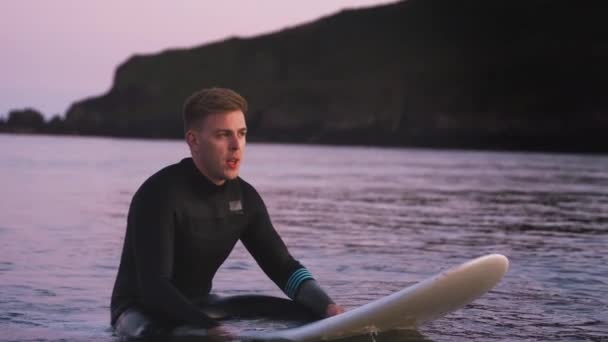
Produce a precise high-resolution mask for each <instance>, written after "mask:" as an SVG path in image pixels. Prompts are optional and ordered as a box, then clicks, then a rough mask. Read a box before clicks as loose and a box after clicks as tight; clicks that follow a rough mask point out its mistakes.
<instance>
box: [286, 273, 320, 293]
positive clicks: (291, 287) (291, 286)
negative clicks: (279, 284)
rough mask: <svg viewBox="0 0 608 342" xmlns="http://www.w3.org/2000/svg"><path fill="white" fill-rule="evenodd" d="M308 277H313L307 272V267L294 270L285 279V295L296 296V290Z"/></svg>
mask: <svg viewBox="0 0 608 342" xmlns="http://www.w3.org/2000/svg"><path fill="white" fill-rule="evenodd" d="M308 279H314V278H313V277H312V274H310V272H308V270H307V269H305V268H299V269H297V270H296V271H295V272H293V273H292V274H291V276H290V277H289V279H288V280H287V285H285V290H284V291H285V294H287V296H289V298H291V299H294V297H295V296H296V293H297V292H298V289H299V288H300V285H302V283H303V282H304V281H305V280H308Z"/></svg>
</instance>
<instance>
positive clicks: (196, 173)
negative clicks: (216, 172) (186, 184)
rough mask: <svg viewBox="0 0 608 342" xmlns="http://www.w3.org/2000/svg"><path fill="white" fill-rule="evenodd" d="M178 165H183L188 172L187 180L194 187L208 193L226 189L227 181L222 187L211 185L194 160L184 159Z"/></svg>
mask: <svg viewBox="0 0 608 342" xmlns="http://www.w3.org/2000/svg"><path fill="white" fill-rule="evenodd" d="M180 164H182V165H184V166H185V168H186V169H187V171H188V176H189V178H190V179H191V180H192V181H193V183H194V184H195V185H196V186H200V187H202V188H204V189H206V190H210V191H220V190H222V189H224V188H225V187H226V184H227V183H228V182H229V181H226V182H224V184H222V185H216V184H215V183H213V182H212V181H211V180H209V178H207V176H205V175H204V174H202V173H201V171H200V170H199V169H198V168H197V167H196V164H194V160H192V158H184V159H182V161H181V162H180Z"/></svg>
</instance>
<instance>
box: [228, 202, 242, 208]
mask: <svg viewBox="0 0 608 342" xmlns="http://www.w3.org/2000/svg"><path fill="white" fill-rule="evenodd" d="M228 206H229V207H230V211H241V210H243V204H241V201H240V200H239V201H230V202H228Z"/></svg>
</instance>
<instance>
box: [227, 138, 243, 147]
mask: <svg viewBox="0 0 608 342" xmlns="http://www.w3.org/2000/svg"><path fill="white" fill-rule="evenodd" d="M229 147H230V149H231V150H238V149H240V148H241V139H239V137H238V136H236V135H233V136H231V137H230V145H229Z"/></svg>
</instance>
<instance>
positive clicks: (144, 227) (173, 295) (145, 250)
mask: <svg viewBox="0 0 608 342" xmlns="http://www.w3.org/2000/svg"><path fill="white" fill-rule="evenodd" d="M128 221H129V225H132V228H133V229H132V233H133V236H132V240H131V241H132V244H133V245H132V246H131V248H132V250H133V252H134V254H135V255H134V256H135V264H136V270H137V281H138V282H137V285H138V295H139V296H138V297H139V300H138V304H139V305H141V306H142V308H144V309H147V310H150V311H151V312H153V313H155V314H157V315H160V316H161V317H163V318H166V319H169V320H171V321H174V322H178V323H185V324H188V325H193V326H197V327H202V328H210V327H213V326H217V325H218V323H217V322H216V321H215V320H213V319H211V318H210V317H208V316H207V315H205V314H204V313H203V312H201V311H200V310H199V309H198V308H197V307H196V306H195V305H194V304H192V303H191V302H190V301H189V300H188V299H187V298H186V297H185V296H184V295H182V294H181V293H180V292H179V290H178V289H177V288H176V287H175V286H173V284H172V282H171V275H172V273H173V256H174V255H173V253H174V229H175V224H174V209H173V205H172V204H171V200H170V196H169V195H168V194H165V193H162V192H160V191H157V190H156V189H154V188H153V187H152V186H150V184H148V186H146V184H144V186H142V188H140V190H139V191H138V192H137V193H136V195H135V196H134V198H133V201H132V203H131V207H130V209H129V217H128Z"/></svg>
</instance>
